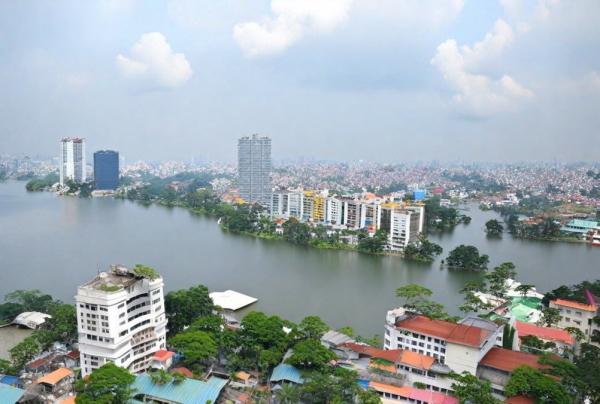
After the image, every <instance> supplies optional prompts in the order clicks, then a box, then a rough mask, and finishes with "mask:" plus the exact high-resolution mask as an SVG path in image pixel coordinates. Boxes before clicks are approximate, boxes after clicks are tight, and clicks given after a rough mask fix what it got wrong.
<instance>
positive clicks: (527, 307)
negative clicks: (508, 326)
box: [509, 297, 542, 322]
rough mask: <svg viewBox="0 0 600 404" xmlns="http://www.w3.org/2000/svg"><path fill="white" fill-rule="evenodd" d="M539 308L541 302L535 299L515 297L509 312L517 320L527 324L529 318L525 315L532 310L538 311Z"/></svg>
mask: <svg viewBox="0 0 600 404" xmlns="http://www.w3.org/2000/svg"><path fill="white" fill-rule="evenodd" d="M541 307H542V300H541V299H538V298H537V297H515V298H513V299H512V304H511V305H510V309H509V311H510V314H512V315H513V316H514V317H515V318H516V319H517V320H519V321H523V322H529V321H530V318H529V317H528V316H527V315H528V314H529V313H531V312H532V311H534V310H540V309H541Z"/></svg>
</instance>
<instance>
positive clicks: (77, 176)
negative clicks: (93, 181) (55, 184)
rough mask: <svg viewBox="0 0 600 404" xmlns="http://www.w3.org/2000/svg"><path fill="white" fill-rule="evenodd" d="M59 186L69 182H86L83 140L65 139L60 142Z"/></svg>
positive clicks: (75, 138) (76, 138)
mask: <svg viewBox="0 0 600 404" xmlns="http://www.w3.org/2000/svg"><path fill="white" fill-rule="evenodd" d="M59 159H60V164H59V171H60V185H65V183H66V182H67V181H69V180H71V181H74V182H80V183H81V182H85V181H86V163H85V139H83V138H78V137H66V138H63V139H62V140H61V141H60V157H59Z"/></svg>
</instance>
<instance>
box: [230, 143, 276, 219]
mask: <svg viewBox="0 0 600 404" xmlns="http://www.w3.org/2000/svg"><path fill="white" fill-rule="evenodd" d="M238 175H239V183H238V185H239V192H240V197H241V198H242V199H244V200H245V201H246V202H249V203H260V204H261V205H263V206H267V207H269V206H270V205H271V193H272V186H271V139H270V138H268V137H259V136H258V135H256V134H254V135H252V137H248V136H245V137H242V138H240V139H239V140H238Z"/></svg>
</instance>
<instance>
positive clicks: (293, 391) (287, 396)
mask: <svg viewBox="0 0 600 404" xmlns="http://www.w3.org/2000/svg"><path fill="white" fill-rule="evenodd" d="M275 397H277V402H278V403H280V404H296V403H299V402H300V389H299V388H298V387H297V386H295V385H293V384H291V383H284V384H282V385H281V389H279V390H278V391H277V393H275Z"/></svg>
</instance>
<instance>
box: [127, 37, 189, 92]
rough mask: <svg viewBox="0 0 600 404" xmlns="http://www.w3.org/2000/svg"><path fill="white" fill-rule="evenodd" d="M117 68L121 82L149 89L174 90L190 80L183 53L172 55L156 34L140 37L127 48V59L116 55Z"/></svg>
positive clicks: (164, 41)
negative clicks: (129, 50)
mask: <svg viewBox="0 0 600 404" xmlns="http://www.w3.org/2000/svg"><path fill="white" fill-rule="evenodd" d="M116 64H117V69H118V70H119V72H120V74H121V76H122V77H123V78H125V79H128V80H132V81H135V82H138V83H140V84H142V85H144V86H150V87H153V88H175V87H179V86H181V85H182V84H184V83H185V82H186V81H188V80H189V79H190V77H192V74H193V71H192V67H191V65H190V63H189V62H188V60H187V59H186V57H185V55H184V54H183V53H174V52H173V50H172V49H171V46H170V45H169V43H168V42H167V39H166V38H165V36H164V35H163V34H161V33H160V32H150V33H146V34H143V35H142V36H141V37H140V39H139V40H138V41H137V42H136V43H135V44H134V45H133V47H132V48H131V56H129V57H128V56H123V55H121V54H119V55H117V58H116Z"/></svg>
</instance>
